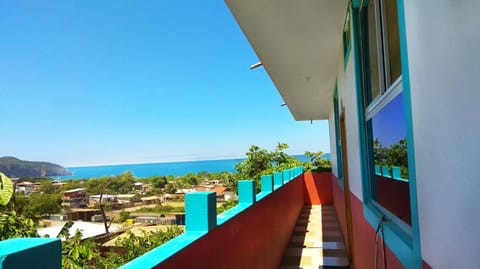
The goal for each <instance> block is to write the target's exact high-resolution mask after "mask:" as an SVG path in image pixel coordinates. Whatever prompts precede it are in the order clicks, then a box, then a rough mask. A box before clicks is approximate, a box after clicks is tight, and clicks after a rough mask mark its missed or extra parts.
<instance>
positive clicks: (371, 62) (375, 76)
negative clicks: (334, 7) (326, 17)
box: [360, 1, 381, 107]
mask: <svg viewBox="0 0 480 269" xmlns="http://www.w3.org/2000/svg"><path fill="white" fill-rule="evenodd" d="M374 2H375V1H368V6H367V8H362V10H361V14H360V24H361V25H362V27H361V29H360V35H361V40H362V42H361V44H362V54H363V57H362V65H363V70H364V72H363V75H364V82H365V85H364V88H365V89H367V90H366V94H365V96H364V97H365V107H367V106H368V105H369V104H370V103H371V102H372V100H374V99H375V98H376V97H378V96H379V95H380V93H381V92H380V76H379V68H378V67H379V62H378V61H379V58H378V53H379V51H378V43H377V42H378V40H377V28H376V15H375V3H374Z"/></svg>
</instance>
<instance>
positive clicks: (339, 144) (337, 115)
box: [333, 86, 343, 183]
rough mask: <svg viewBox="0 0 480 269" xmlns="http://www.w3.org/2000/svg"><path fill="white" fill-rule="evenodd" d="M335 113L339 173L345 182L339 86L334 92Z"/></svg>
mask: <svg viewBox="0 0 480 269" xmlns="http://www.w3.org/2000/svg"><path fill="white" fill-rule="evenodd" d="M333 113H334V119H335V144H336V154H337V175H338V180H340V182H342V183H343V159H342V158H343V156H342V139H341V137H340V110H339V101H338V88H337V87H336V86H335V91H334V93H333Z"/></svg>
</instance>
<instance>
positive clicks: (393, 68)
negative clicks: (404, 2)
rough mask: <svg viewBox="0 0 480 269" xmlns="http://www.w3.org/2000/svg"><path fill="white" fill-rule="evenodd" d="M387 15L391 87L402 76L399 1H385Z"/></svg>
mask: <svg viewBox="0 0 480 269" xmlns="http://www.w3.org/2000/svg"><path fill="white" fill-rule="evenodd" d="M385 13H386V21H387V33H386V35H387V46H388V61H389V68H390V77H389V80H390V83H388V86H390V85H391V84H392V83H393V82H394V81H395V80H396V79H397V78H398V77H399V76H400V75H401V74H402V64H401V61H400V38H399V33H398V15H397V0H386V1H385Z"/></svg>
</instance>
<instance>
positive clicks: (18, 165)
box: [0, 157, 71, 178]
mask: <svg viewBox="0 0 480 269" xmlns="http://www.w3.org/2000/svg"><path fill="white" fill-rule="evenodd" d="M0 171H1V172H2V173H4V174H5V175H6V176H7V177H10V178H16V177H19V178H35V177H51V176H66V175H70V174H71V172H70V171H68V170H67V169H65V167H63V166H60V165H58V164H54V163H48V162H31V161H23V160H20V159H17V158H15V157H0Z"/></svg>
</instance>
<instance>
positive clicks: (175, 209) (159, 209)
mask: <svg viewBox="0 0 480 269" xmlns="http://www.w3.org/2000/svg"><path fill="white" fill-rule="evenodd" d="M181 212H185V207H183V206H170V205H157V206H155V207H142V208H140V209H138V210H135V211H134V212H133V213H156V214H166V213H181Z"/></svg>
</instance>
